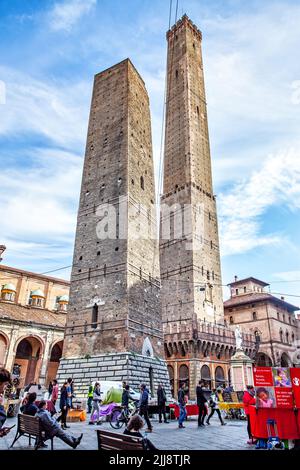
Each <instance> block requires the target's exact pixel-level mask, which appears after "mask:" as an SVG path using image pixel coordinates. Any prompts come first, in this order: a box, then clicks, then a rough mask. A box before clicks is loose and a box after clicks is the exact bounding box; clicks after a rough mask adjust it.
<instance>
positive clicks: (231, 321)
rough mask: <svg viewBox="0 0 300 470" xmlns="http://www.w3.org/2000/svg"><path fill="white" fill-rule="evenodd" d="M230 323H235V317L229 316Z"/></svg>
mask: <svg viewBox="0 0 300 470" xmlns="http://www.w3.org/2000/svg"><path fill="white" fill-rule="evenodd" d="M229 323H230V324H231V325H232V324H233V317H232V316H231V317H229Z"/></svg>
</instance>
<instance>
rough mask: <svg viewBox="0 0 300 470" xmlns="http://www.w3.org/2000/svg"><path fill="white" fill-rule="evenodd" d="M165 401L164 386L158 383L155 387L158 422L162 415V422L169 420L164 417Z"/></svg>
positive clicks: (160, 420)
mask: <svg viewBox="0 0 300 470" xmlns="http://www.w3.org/2000/svg"><path fill="white" fill-rule="evenodd" d="M166 401H167V396H166V392H165V389H164V387H163V386H162V384H158V387H157V406H158V416H159V422H160V423H162V416H163V417H164V422H165V423H168V422H169V421H168V420H167V417H166Z"/></svg>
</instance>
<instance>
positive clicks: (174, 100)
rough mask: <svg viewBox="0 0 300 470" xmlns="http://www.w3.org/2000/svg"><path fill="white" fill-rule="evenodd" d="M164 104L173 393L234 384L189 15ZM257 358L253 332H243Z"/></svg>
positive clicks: (173, 44)
mask: <svg viewBox="0 0 300 470" xmlns="http://www.w3.org/2000/svg"><path fill="white" fill-rule="evenodd" d="M167 40H168V63H167V94H166V96H167V100H166V101H167V103H166V129H165V154H164V186H163V195H162V197H161V206H162V209H161V231H160V270H161V285H162V289H161V304H162V314H163V322H164V345H165V356H166V359H167V363H168V369H169V373H170V377H171V381H172V386H173V391H174V395H175V396H176V394H177V390H178V387H179V385H180V384H181V383H182V382H185V384H186V385H187V387H188V388H189V396H190V398H195V388H196V385H197V383H198V381H199V379H204V380H205V381H206V382H207V383H209V384H210V386H214V385H217V384H222V383H228V381H230V370H229V360H230V357H231V356H232V355H233V354H234V353H235V340H234V332H233V331H232V330H231V329H230V328H227V327H226V326H224V311H223V298H222V279H221V267H220V252H219V236H218V222H217V210H216V198H215V196H214V193H213V185H212V172H211V156H210V145H209V133H208V120H207V107H206V96H205V86H204V72H203V61H202V52H201V47H202V46H201V43H202V34H201V32H200V31H199V30H198V28H197V27H196V26H195V25H194V24H193V23H192V22H191V21H190V19H189V18H188V17H187V16H186V15H184V16H183V17H182V18H181V20H179V21H178V22H177V23H176V24H175V25H174V26H173V27H172V29H171V30H170V31H168V33H167ZM244 347H245V351H246V353H248V354H249V355H250V356H251V357H254V355H255V353H256V345H255V340H254V336H253V335H248V334H245V335H244Z"/></svg>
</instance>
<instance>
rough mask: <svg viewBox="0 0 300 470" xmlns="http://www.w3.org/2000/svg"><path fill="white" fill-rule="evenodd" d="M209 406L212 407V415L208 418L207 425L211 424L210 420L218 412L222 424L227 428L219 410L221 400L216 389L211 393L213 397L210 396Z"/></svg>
mask: <svg viewBox="0 0 300 470" xmlns="http://www.w3.org/2000/svg"><path fill="white" fill-rule="evenodd" d="M209 406H210V415H209V416H208V418H207V420H206V424H208V425H209V424H210V422H209V421H210V418H211V417H212V416H213V415H214V413H215V412H216V413H217V415H218V417H219V420H220V422H221V424H222V425H223V426H225V424H227V423H225V422H224V421H223V419H222V415H221V411H220V409H219V398H218V394H217V390H216V389H215V388H214V389H213V391H212V393H211V396H210V399H209Z"/></svg>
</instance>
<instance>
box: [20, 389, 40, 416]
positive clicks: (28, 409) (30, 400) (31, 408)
mask: <svg viewBox="0 0 300 470" xmlns="http://www.w3.org/2000/svg"><path fill="white" fill-rule="evenodd" d="M25 400H26V402H25V403H24V405H22V406H21V408H20V411H21V413H23V414H24V415H29V416H35V415H36V413H37V412H38V407H37V406H36V405H35V404H34V402H35V400H36V393H35V392H32V393H29V394H28V395H27V397H26V399H25Z"/></svg>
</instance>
